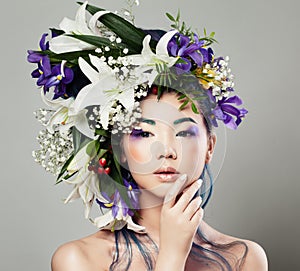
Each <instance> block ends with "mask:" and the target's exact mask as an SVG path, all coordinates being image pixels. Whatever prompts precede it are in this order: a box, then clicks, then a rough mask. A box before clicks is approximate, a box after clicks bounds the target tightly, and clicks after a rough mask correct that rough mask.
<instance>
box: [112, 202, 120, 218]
mask: <svg viewBox="0 0 300 271" xmlns="http://www.w3.org/2000/svg"><path fill="white" fill-rule="evenodd" d="M118 212H119V207H118V206H117V205H114V206H113V207H112V215H113V217H114V218H116V217H117V215H118Z"/></svg>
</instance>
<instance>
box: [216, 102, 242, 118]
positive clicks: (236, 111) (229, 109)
mask: <svg viewBox="0 0 300 271" xmlns="http://www.w3.org/2000/svg"><path fill="white" fill-rule="evenodd" d="M221 108H222V110H223V112H226V113H229V114H231V115H234V116H236V117H238V116H239V115H240V110H239V109H238V108H236V107H234V106H232V105H230V104H222V105H221Z"/></svg>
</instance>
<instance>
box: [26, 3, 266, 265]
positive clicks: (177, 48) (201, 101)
mask: <svg viewBox="0 0 300 271" xmlns="http://www.w3.org/2000/svg"><path fill="white" fill-rule="evenodd" d="M86 9H87V10H88V11H89V12H90V13H92V14H93V17H92V18H91V20H90V23H89V24H88V25H87V24H86V20H85V11H86ZM168 17H169V18H170V19H171V20H172V21H173V22H174V24H173V27H174V28H175V30H172V31H169V32H164V31H159V30H150V31H149V30H148V31H146V30H140V29H138V28H135V27H134V26H133V25H131V24H129V23H128V22H127V21H125V20H124V19H122V18H121V17H119V16H116V15H115V14H111V13H107V12H106V11H103V10H101V9H97V8H96V7H92V6H88V5H87V3H84V4H83V5H82V6H81V7H80V9H79V11H78V13H77V16H76V20H75V21H71V20H69V19H64V20H63V22H62V23H61V25H60V27H61V29H60V30H53V33H54V35H53V38H52V39H51V40H50V44H49V43H47V42H45V38H46V35H43V37H42V40H41V42H40V47H41V49H42V52H33V51H29V57H28V60H29V61H30V62H35V63H38V69H37V70H36V71H34V72H33V73H32V75H33V77H37V78H38V85H39V86H43V87H44V92H43V93H42V94H45V96H44V95H42V99H43V100H44V102H45V103H46V104H47V105H49V106H52V107H53V108H54V109H55V110H56V111H55V112H52V113H50V119H49V121H46V119H47V118H46V117H45V116H46V115H47V112H46V111H40V112H39V115H38V118H39V120H41V121H42V122H44V123H45V124H47V131H45V132H44V133H43V135H45V137H40V142H41V144H42V148H44V149H46V147H45V146H44V145H47V144H48V143H47V144H46V143H45V141H47V142H48V141H51V142H56V143H53V144H52V145H53V146H54V147H53V148H52V146H51V148H50V149H51V153H50V154H49V157H50V158H48V159H49V160H50V162H49V160H48V161H46V158H45V155H44V153H43V151H44V150H42V151H40V152H35V153H34V155H35V157H36V160H37V161H38V162H40V163H41V164H42V165H44V167H46V169H48V170H49V171H52V172H53V173H56V174H57V175H58V178H57V182H61V181H64V182H66V183H71V184H73V185H74V189H73V191H72V192H71V194H70V195H69V197H68V198H67V199H66V202H69V201H71V200H73V199H76V198H81V199H82V200H83V202H84V204H85V206H86V217H87V218H90V213H91V212H90V211H91V208H92V205H93V204H94V203H96V205H97V206H98V207H100V209H101V211H103V213H102V215H100V216H99V217H97V218H95V219H91V218H90V219H91V220H92V221H93V223H94V224H95V225H96V226H97V227H98V228H99V229H100V231H98V232H96V233H95V234H93V235H91V236H88V237H85V238H82V239H80V240H77V241H73V242H70V243H67V244H65V245H63V246H61V247H60V248H58V250H57V251H56V252H55V254H54V256H53V259H52V270H53V271H60V270H64V271H67V270H72V271H76V270H156V271H159V270H242V271H247V270H251V271H252V270H256V271H263V270H267V261H266V256H265V253H264V251H263V249H262V248H261V247H260V246H259V245H257V244H256V243H254V242H251V241H248V240H241V239H238V238H235V237H231V236H228V235H225V234H222V233H220V232H218V231H216V230H214V229H213V228H211V227H210V226H209V225H207V224H206V223H205V222H204V220H203V208H204V207H205V205H206V204H207V202H208V199H209V197H210V194H211V189H212V187H211V184H212V179H211V176H210V174H209V168H208V164H209V163H210V161H211V158H212V155H213V152H214V147H215V143H216V136H215V134H214V133H213V129H212V126H217V124H216V120H217V119H218V120H221V121H223V122H224V123H225V125H226V126H228V127H229V128H233V129H236V128H237V126H238V125H239V124H240V122H241V120H242V118H243V117H244V116H245V115H246V113H247V111H246V110H245V109H238V108H237V107H235V106H233V105H240V104H241V100H240V99H239V98H238V97H237V96H233V97H229V96H230V94H231V93H232V92H233V88H232V87H233V83H232V76H231V75H230V70H229V68H228V65H227V61H226V59H223V58H215V57H214V54H213V51H212V49H211V48H208V46H209V45H210V44H211V43H212V42H213V41H214V38H213V35H210V36H207V35H206V36H205V37H204V38H203V39H200V38H198V36H197V35H195V34H194V33H192V32H191V31H190V29H185V28H184V26H179V16H177V18H176V19H175V18H174V17H173V16H171V15H168ZM97 20H100V21H101V22H102V23H103V24H104V26H103V25H101V26H99V25H98V24H97ZM176 29H177V30H176ZM99 33H100V34H101V35H100V37H99ZM107 33H108V34H107ZM91 37H92V38H91ZM154 49H155V50H154ZM153 51H155V52H153ZM78 52H79V55H80V57H79V58H78ZM52 87H54V91H53V94H54V97H53V99H52V100H50V99H48V97H47V95H46V94H47V93H51V90H52ZM71 137H72V138H71ZM46 139H47V140H46ZM57 142H60V143H59V144H58V143H57ZM62 142H63V143H62ZM43 144H44V145H43ZM55 144H56V145H55ZM47 146H48V145H47ZM59 148H60V150H59ZM47 149H49V147H47ZM62 152H63V154H64V155H63V156H62V155H61V153H62ZM53 157H54V158H53ZM46 162H47V164H46ZM199 176H200V177H201V179H203V180H201V179H199ZM207 176H208V178H207Z"/></svg>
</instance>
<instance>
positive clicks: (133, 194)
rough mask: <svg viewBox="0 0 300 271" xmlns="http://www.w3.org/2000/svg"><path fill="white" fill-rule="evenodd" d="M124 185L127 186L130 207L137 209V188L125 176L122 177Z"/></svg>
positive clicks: (138, 192)
mask: <svg viewBox="0 0 300 271" xmlns="http://www.w3.org/2000/svg"><path fill="white" fill-rule="evenodd" d="M123 182H124V185H125V186H126V188H127V194H128V197H129V199H130V200H131V204H132V207H133V208H134V209H136V210H137V209H139V194H140V191H139V188H138V186H137V185H136V184H135V183H133V182H128V181H127V180H126V179H125V178H123Z"/></svg>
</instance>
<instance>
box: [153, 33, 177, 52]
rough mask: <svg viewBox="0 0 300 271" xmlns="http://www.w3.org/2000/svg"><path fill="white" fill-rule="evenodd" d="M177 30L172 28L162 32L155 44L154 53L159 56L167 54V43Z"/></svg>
mask: <svg viewBox="0 0 300 271" xmlns="http://www.w3.org/2000/svg"><path fill="white" fill-rule="evenodd" d="M177 32H178V31H177V30H172V31H169V32H167V33H166V34H164V35H163V36H162V37H161V39H160V40H159V41H158V43H157V45H156V54H157V55H160V56H169V53H168V43H169V41H170V40H171V39H172V38H173V36H174V35H175V34H176V33H177Z"/></svg>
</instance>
